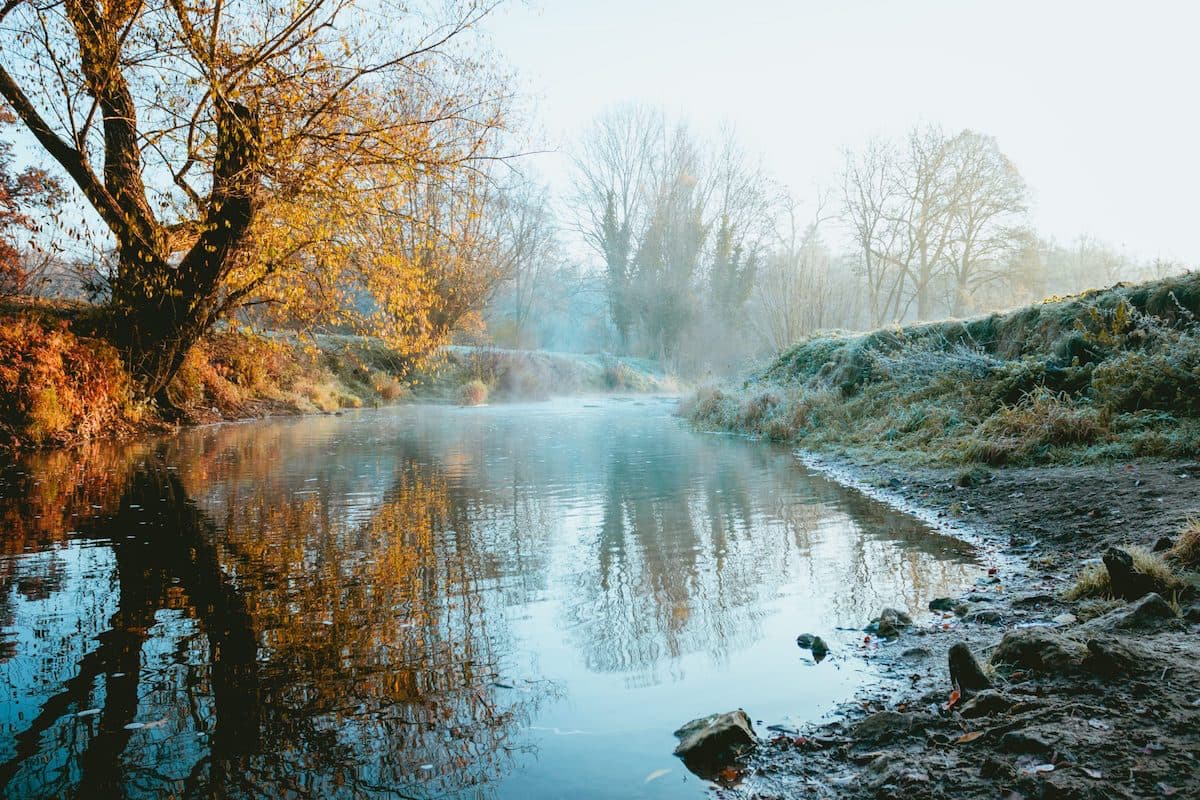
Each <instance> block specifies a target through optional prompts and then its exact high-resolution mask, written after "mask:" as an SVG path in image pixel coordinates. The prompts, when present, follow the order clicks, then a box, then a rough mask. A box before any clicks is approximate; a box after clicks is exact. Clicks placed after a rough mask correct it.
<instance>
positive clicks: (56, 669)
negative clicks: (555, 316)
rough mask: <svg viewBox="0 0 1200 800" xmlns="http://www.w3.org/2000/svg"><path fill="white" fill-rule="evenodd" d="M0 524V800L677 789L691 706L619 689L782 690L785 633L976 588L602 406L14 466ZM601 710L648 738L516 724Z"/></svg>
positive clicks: (641, 417)
mask: <svg viewBox="0 0 1200 800" xmlns="http://www.w3.org/2000/svg"><path fill="white" fill-rule="evenodd" d="M0 525H2V526H3V531H4V532H3V534H0V691H2V692H3V693H4V695H5V697H4V699H5V701H6V702H5V703H4V707H3V709H2V710H0V794H3V795H4V796H6V797H22V798H24V797H60V796H71V795H82V796H97V797H121V796H126V797H155V796H181V797H261V796H269V797H272V798H274V797H277V796H283V797H288V796H315V795H320V796H329V797H372V796H389V797H392V796H401V797H405V796H407V797H430V796H444V795H469V796H492V795H494V794H498V795H505V794H507V795H509V796H524V795H525V794H528V793H530V792H537V791H546V789H545V788H544V787H547V786H554V787H555V790H554V792H555V793H562V792H563V791H566V789H564V787H566V786H573V787H575V788H577V789H578V788H587V787H589V786H590V787H592V788H594V787H595V786H596V783H595V782H596V781H597V780H607V779H610V778H611V776H612V774H617V773H620V771H621V770H627V771H629V772H630V773H631V775H630V776H628V777H629V780H628V782H627V783H624V784H619V785H617V786H616V788H615V792H614V793H615V794H617V795H622V794H623V793H632V792H635V791H641V792H650V791H652V790H653V791H655V792H660V794H659V795H657V796H663V795H662V794H661V792H664V791H684V789H686V790H687V791H690V790H691V788H692V787H690V786H687V787H683V788H682V789H680V788H679V787H675V788H670V786H669V785H668V783H667V782H662V781H660V782H655V783H654V784H653V785H650V786H648V787H644V788H643V786H642V784H643V782H642V777H644V776H645V775H646V774H647V773H648V772H650V771H651V770H652V769H654V768H655V767H654V766H647V764H648V763H649V762H650V760H653V759H657V758H659V756H660V755H661V756H662V757H666V758H669V752H670V748H671V740H670V735H669V731H670V730H672V729H673V727H674V726H675V725H676V724H677V723H678V722H680V721H682V719H686V718H687V716H686V715H688V714H691V715H692V716H695V715H696V714H692V713H691V712H692V711H693V710H694V709H693V707H692V704H694V703H696V702H708V701H705V700H703V698H700V699H699V700H698V699H697V698H696V697H694V696H689V697H687V698H685V700H680V699H679V693H673V694H672V693H670V692H666V693H661V692H660V693H658V694H645V693H646V692H655V691H656V690H659V689H662V690H664V691H665V690H667V689H670V687H672V686H675V685H682V684H683V683H684V682H685V680H688V679H694V678H695V676H696V674H697V670H700V673H701V677H703V678H706V679H709V684H707V685H709V686H711V685H713V683H714V682H716V683H728V682H729V680H736V676H733V677H730V678H729V679H728V680H727V678H726V673H727V672H728V671H729V670H734V669H741V668H742V667H737V666H736V665H734V664H733V662H734V661H735V660H736V658H737V656H738V655H739V654H742V655H745V654H748V653H749V654H752V656H753V657H752V658H751V659H750V660H751V661H757V662H762V661H763V659H768V660H770V659H778V660H777V661H771V664H772V665H773V666H771V665H768V666H767V667H765V668H764V669H767V670H768V672H766V673H754V674H749V673H746V674H742V678H741V679H742V680H744V681H746V682H747V685H749V686H750V688H752V689H754V690H755V691H760V692H769V685H764V684H769V683H770V681H763V680H760V678H761V676H762V675H763V674H769V675H778V680H779V681H780V684H781V685H783V684H789V683H792V684H794V683H795V682H794V681H791V677H790V675H789V674H788V671H789V670H792V669H795V668H796V666H797V661H796V659H797V655H796V651H795V648H794V645H792V644H791V641H792V640H793V639H794V637H795V634H796V633H799V632H800V631H799V630H794V629H793V628H794V626H795V625H799V624H801V622H802V621H808V622H811V623H812V624H820V625H822V626H825V627H823V628H822V629H821V630H823V631H831V630H833V629H834V627H835V626H837V625H842V624H852V625H853V624H858V625H861V624H862V622H863V621H865V619H866V618H868V617H866V616H865V615H866V614H868V613H869V612H870V611H874V610H877V609H878V608H879V607H880V606H881V605H884V604H899V603H904V604H906V605H908V606H909V607H910V608H917V607H919V606H921V605H923V603H924V602H925V601H927V600H928V598H929V596H930V595H931V594H933V593H941V592H945V591H950V590H952V589H953V588H954V587H956V586H958V585H961V584H962V583H963V582H964V581H965V580H966V578H967V576H968V575H969V574H970V572H971V570H973V569H974V567H972V566H971V565H970V562H971V559H972V554H971V551H970V549H969V548H968V547H966V546H965V545H962V544H961V543H958V542H956V541H954V540H951V539H948V538H946V537H940V536H936V535H934V534H932V533H931V532H930V531H929V530H927V529H926V528H924V527H923V526H921V525H919V524H918V523H916V522H914V521H913V520H911V519H907V518H905V517H902V516H899V515H897V514H896V513H895V512H893V511H891V510H889V509H886V508H884V507H882V506H880V505H879V504H877V503H874V502H873V501H870V500H868V499H865V498H862V497H860V496H858V495H855V494H853V493H851V492H847V491H845V490H843V489H841V488H839V487H837V486H835V485H833V484H831V483H829V482H827V481H824V480H822V479H820V478H818V477H816V476H813V475H810V474H807V473H805V472H804V471H803V470H802V469H799V468H798V467H796V465H795V464H794V461H793V459H792V458H791V456H790V454H788V453H786V452H784V451H779V450H774V449H772V448H769V447H765V446H763V445H757V444H750V443H745V442H735V441H731V440H728V439H716V438H712V437H700V436H695V435H692V434H690V433H688V432H686V431H684V430H680V429H678V427H676V426H675V424H674V423H673V422H672V421H671V420H670V418H669V417H668V416H667V410H666V408H665V407H660V408H658V409H654V410H650V411H642V410H638V409H633V408H628V407H627V408H625V409H624V410H621V409H619V408H617V406H616V404H610V406H609V408H608V409H607V410H600V411H588V412H582V413H581V408H580V407H579V406H578V405H576V406H574V407H571V408H568V409H567V410H565V411H564V410H563V409H562V408H560V407H558V406H554V405H553V404H551V405H549V406H546V407H541V410H531V409H525V410H507V411H506V410H501V409H493V410H487V409H477V410H473V411H459V410H455V409H404V410H396V411H391V412H381V413H378V414H363V415H359V416H348V417H345V418H332V417H325V418H318V419H305V420H291V421H279V422H269V423H260V424H255V425H233V426H223V427H219V428H207V429H198V430H193V431H189V432H185V433H184V434H181V435H180V436H176V437H171V438H168V439H163V440H161V441H159V442H152V443H144V444H141V445H130V446H103V447H102V446H95V447H91V448H88V449H86V450H82V451H70V452H65V451H64V452H57V453H48V454H40V455H36V456H30V457H28V458H26V459H24V460H23V461H21V462H20V463H19V464H13V465H9V466H7V467H4V468H2V469H0ZM781 604H782V605H781ZM781 609H782V610H783V611H785V613H786V614H787V615H788V616H787V617H783V618H781V615H780V613H779V612H780V610H781ZM564 653H565V654H566V655H564ZM685 663H687V664H688V665H689V668H688V670H685V669H684V668H683V666H682V665H684V664H685ZM697 665H699V666H697ZM760 666H761V664H760ZM826 666H828V665H826ZM543 669H544V670H546V672H545V673H543V672H542V670H543ZM689 670H690V671H689ZM685 672H686V673H687V675H686V676H685ZM739 674H741V673H739ZM832 674H836V673H832ZM830 675H831V673H830V672H829V671H828V670H826V671H824V672H822V673H820V675H815V674H814V677H812V678H811V679H810V680H809V681H808V683H813V681H821V680H825V681H829V680H832V678H831V677H829V676H830ZM610 676H611V678H613V679H614V680H615V684H614V683H610V682H606V681H607V679H608V677H610ZM813 686H814V687H815V688H814V689H813V691H814V692H816V693H818V694H820V693H822V691H823V690H822V689H821V688H820V686H821V685H820V684H819V683H813ZM826 688H827V689H828V690H830V691H832V690H834V689H836V686H835V685H833V684H828V685H827V686H826ZM622 691H627V692H629V693H630V694H628V695H622V694H620V692H622ZM639 693H640V694H639ZM825 693H826V694H828V692H825ZM684 694H687V692H684ZM693 694H694V693H693ZM764 696H769V695H764ZM779 696H783V695H779ZM788 696H789V697H791V698H792V699H793V701H795V692H794V691H793V692H792V694H790V695H788ZM564 697H566V698H567V699H569V701H570V702H567V703H560V702H558V701H559V700H560V699H563V698H564ZM600 705H603V706H604V708H602V709H601V708H599V706H600ZM616 709H625V710H626V712H627V713H631V715H635V716H637V717H639V718H640V719H642V720H643V723H642V724H643V725H644V726H645V729H644V731H645V732H644V733H639V732H637V731H630V730H625V729H623V732H622V733H621V734H620V736H619V737H617V738H615V739H614V738H607V739H606V738H602V737H595V738H591V739H589V740H588V741H587V743H580V744H578V745H576V744H573V742H574V741H575V740H571V739H570V738H569V737H558V738H556V737H554V736H552V735H549V734H546V735H544V734H540V733H538V730H540V729H541V728H540V726H546V725H550V726H554V725H559V724H569V725H571V726H572V727H579V728H588V729H589V732H593V733H600V732H603V731H600V730H599V729H600V728H603V727H604V726H605V725H607V724H609V723H610V722H612V720H613V717H614V710H616ZM711 710H712V709H710V708H703V709H699V711H711ZM617 713H618V714H619V713H620V712H617ZM651 713H653V715H654V716H653V718H651ZM784 713H788V712H787V710H785V711H784ZM564 715H565V716H564ZM594 729H595V730H594ZM638 737H641V738H638ZM664 739H665V741H664ZM610 747H611V748H613V749H611V750H609V749H605V748H610ZM538 748H540V749H541V750H542V752H543V756H544V757H543V758H542V760H540V761H535V760H533V759H532V758H530V757H529V753H530V752H531V751H534V750H536V749H538ZM572 748H575V749H572ZM621 748H624V749H621ZM638 759H644V760H646V761H645V763H643V761H639V760H638ZM617 761H619V762H620V763H617ZM654 764H655V765H658V766H661V762H657V761H655V762H654ZM567 772H571V773H572V775H573V783H572V782H571V780H572V779H571V778H568V776H567V775H566V773H567ZM521 776H525V777H526V778H529V780H528V781H527V782H525V783H521V780H523V778H522V777H521ZM529 776H533V777H529ZM539 781H540V783H539ZM631 786H636V787H639V788H638V789H636V790H633V789H629V787H631ZM505 787H508V788H505ZM539 787H542V788H539ZM626 790H629V791H628V792H626Z"/></svg>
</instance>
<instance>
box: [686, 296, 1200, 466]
mask: <svg viewBox="0 0 1200 800" xmlns="http://www.w3.org/2000/svg"><path fill="white" fill-rule="evenodd" d="M1198 320H1200V273H1188V274H1185V275H1182V276H1179V277H1175V278H1169V279H1166V280H1161V281H1154V282H1150V283H1144V284H1139V285H1124V284H1118V285H1117V286H1114V287H1112V288H1110V289H1106V290H1102V291H1093V292H1087V293H1084V294H1081V295H1078V296H1075V297H1069V298H1061V299H1051V300H1047V301H1046V302H1043V303H1037V304H1034V305H1031V306H1027V307H1025V308H1019V309H1016V310H1013V311H1009V312H1006V313H1003V314H992V315H989V316H984V317H978V318H975V319H969V320H962V321H959V320H947V321H943V322H935V323H927V324H921V325H910V326H906V327H891V328H882V329H880V330H877V331H873V332H870V333H862V334H840V333H836V332H835V333H824V334H818V335H815V336H813V337H811V338H810V339H808V340H806V341H803V342H801V343H799V344H797V345H796V346H795V347H793V348H791V349H789V350H787V351H785V352H783V353H781V354H780V355H779V356H778V357H777V358H776V359H774V360H773V361H772V362H770V363H769V364H767V365H766V366H765V367H764V368H763V369H761V370H759V371H757V372H756V373H755V374H752V375H751V376H749V378H748V379H747V380H745V381H744V382H743V383H741V384H740V385H731V384H725V385H717V386H710V387H706V388H704V389H701V390H700V391H698V392H697V393H696V394H695V395H694V397H693V398H691V400H690V401H689V403H688V404H687V406H686V408H685V411H684V413H685V414H686V415H687V416H688V417H689V418H690V419H691V421H692V422H693V424H695V425H696V426H697V427H700V428H704V429H711V430H724V431H736V432H741V433H748V434H751V435H755V436H761V437H763V438H768V439H772V440H774V441H780V442H787V443H790V444H794V445H796V446H798V447H802V448H805V449H808V450H816V451H821V452H837V453H841V454H843V455H846V456H848V457H852V458H863V457H870V458H871V459H874V460H879V459H886V460H891V461H894V462H901V461H903V462H904V463H908V464H913V463H916V464H923V465H950V464H963V465H971V464H980V463H983V464H989V465H992V466H1000V465H1017V466H1027V465H1033V464H1059V463H1078V462H1092V463H1096V462H1103V461H1112V460H1120V459H1133V458H1191V457H1194V456H1195V455H1196V454H1198V453H1200V324H1198Z"/></svg>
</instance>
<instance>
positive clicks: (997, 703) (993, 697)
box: [958, 689, 1013, 719]
mask: <svg viewBox="0 0 1200 800" xmlns="http://www.w3.org/2000/svg"><path fill="white" fill-rule="evenodd" d="M1012 707H1013V701H1012V700H1010V699H1009V698H1007V697H1005V696H1004V695H1002V694H1000V693H999V692H997V691H993V690H991V689H985V690H984V691H982V692H980V693H979V694H977V695H975V696H974V697H972V698H971V699H970V700H968V701H967V702H966V703H964V704H963V706H962V708H961V709H959V712H958V713H959V714H962V716H963V717H965V718H966V719H974V718H976V717H990V716H991V715H992V714H1003V713H1004V712H1005V711H1008V710H1009V709H1010V708H1012Z"/></svg>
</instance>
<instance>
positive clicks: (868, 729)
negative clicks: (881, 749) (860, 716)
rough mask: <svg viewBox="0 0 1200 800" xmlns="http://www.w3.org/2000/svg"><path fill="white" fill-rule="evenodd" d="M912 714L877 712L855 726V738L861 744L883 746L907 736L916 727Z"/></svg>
mask: <svg viewBox="0 0 1200 800" xmlns="http://www.w3.org/2000/svg"><path fill="white" fill-rule="evenodd" d="M916 722H917V721H916V718H915V717H914V716H913V715H912V714H901V713H900V712H899V711H877V712H875V713H874V714H872V715H871V716H869V717H867V718H866V719H864V720H863V721H862V722H860V723H858V724H857V725H855V726H854V730H853V734H854V738H855V739H857V740H859V741H861V742H871V743H875V744H883V743H886V742H891V741H895V740H896V739H899V738H901V737H904V736H907V735H908V734H909V733H911V732H912V731H913V728H915V727H916Z"/></svg>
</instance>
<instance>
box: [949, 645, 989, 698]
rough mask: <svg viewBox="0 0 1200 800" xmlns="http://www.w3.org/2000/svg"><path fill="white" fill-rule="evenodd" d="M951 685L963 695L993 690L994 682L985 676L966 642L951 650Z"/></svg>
mask: <svg viewBox="0 0 1200 800" xmlns="http://www.w3.org/2000/svg"><path fill="white" fill-rule="evenodd" d="M950 683H952V684H954V685H955V686H957V687H958V689H959V691H960V692H962V693H963V694H968V693H970V692H977V691H980V690H982V689H990V688H992V682H991V681H990V680H988V676H987V675H984V674H983V670H982V669H980V667H979V662H978V661H976V660H975V656H974V655H973V654H972V653H971V648H969V647H967V645H966V644H965V643H964V642H958V643H957V644H955V645H954V646H953V647H951V648H950Z"/></svg>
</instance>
